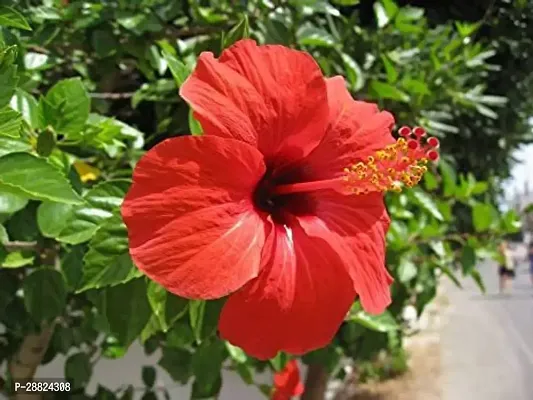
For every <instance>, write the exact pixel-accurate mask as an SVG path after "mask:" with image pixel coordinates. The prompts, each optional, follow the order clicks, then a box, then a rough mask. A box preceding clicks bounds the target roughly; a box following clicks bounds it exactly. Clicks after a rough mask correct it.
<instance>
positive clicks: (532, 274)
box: [528, 239, 533, 285]
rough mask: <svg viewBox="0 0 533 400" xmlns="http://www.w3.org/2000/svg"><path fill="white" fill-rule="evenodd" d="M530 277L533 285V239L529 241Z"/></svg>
mask: <svg viewBox="0 0 533 400" xmlns="http://www.w3.org/2000/svg"><path fill="white" fill-rule="evenodd" d="M528 253H529V254H528V255H529V277H530V278H531V285H533V239H531V242H529V252H528Z"/></svg>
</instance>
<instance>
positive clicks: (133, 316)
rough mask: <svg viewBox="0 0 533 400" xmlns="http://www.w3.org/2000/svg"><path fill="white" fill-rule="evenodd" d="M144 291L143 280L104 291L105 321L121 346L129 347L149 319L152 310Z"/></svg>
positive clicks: (145, 288)
mask: <svg viewBox="0 0 533 400" xmlns="http://www.w3.org/2000/svg"><path fill="white" fill-rule="evenodd" d="M146 290H147V287H146V280H145V279H144V278H139V279H135V280H132V281H129V282H128V283H124V284H121V285H118V286H113V287H110V288H107V289H106V299H105V300H106V301H105V303H106V308H105V310H106V311H105V312H106V317H107V321H108V323H109V328H110V330H111V332H112V333H113V335H115V336H116V338H117V339H118V341H119V343H120V344H121V345H124V346H129V345H130V344H131V343H132V342H133V341H134V340H135V338H137V336H139V334H140V333H141V331H142V330H143V328H144V326H145V325H146V324H147V322H148V320H149V319H150V315H151V314H152V310H151V309H150V303H149V302H148V298H147V297H146Z"/></svg>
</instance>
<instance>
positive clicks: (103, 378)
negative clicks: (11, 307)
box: [0, 342, 272, 400]
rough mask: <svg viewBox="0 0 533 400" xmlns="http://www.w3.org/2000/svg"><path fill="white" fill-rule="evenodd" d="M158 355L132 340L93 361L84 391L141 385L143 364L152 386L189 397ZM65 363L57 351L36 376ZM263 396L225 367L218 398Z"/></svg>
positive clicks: (56, 374)
mask: <svg viewBox="0 0 533 400" xmlns="http://www.w3.org/2000/svg"><path fill="white" fill-rule="evenodd" d="M160 357H161V353H160V352H159V351H156V352H154V353H153V354H151V355H150V356H146V355H145V354H144V350H143V348H142V346H141V345H140V344H138V343H137V342H135V343H134V344H133V345H132V346H131V348H130V349H129V351H128V353H127V354H126V355H125V356H124V357H123V358H120V359H117V360H109V359H102V360H100V361H99V362H98V363H97V364H96V366H95V368H94V370H93V375H92V378H91V382H90V383H89V387H88V390H87V391H88V393H89V394H94V393H95V392H96V388H97V386H98V384H101V385H102V386H105V387H107V388H108V389H111V390H114V389H117V388H119V387H121V386H123V385H127V384H132V385H133V386H134V387H138V388H140V389H142V388H143V387H144V385H143V383H142V379H141V369H142V367H143V365H152V366H154V367H155V368H156V370H157V382H156V385H155V386H159V387H160V386H165V387H166V388H167V389H168V392H169V394H170V398H171V399H172V400H189V397H190V390H191V384H189V385H187V386H181V385H179V384H177V383H175V382H173V380H172V378H171V377H170V376H169V375H168V374H167V373H166V371H165V370H163V369H162V368H160V367H159V366H157V362H158V361H159V359H160ZM64 364H65V357H64V356H63V355H58V356H57V357H56V358H55V359H54V360H53V361H52V362H51V363H49V364H46V365H41V366H40V367H39V369H38V371H37V373H36V377H37V378H64V372H63V368H64ZM256 381H259V383H269V384H270V383H271V382H272V380H271V377H270V376H269V375H263V376H258V377H256ZM142 393H143V392H142V390H139V392H138V394H137V395H136V397H135V398H136V399H140V398H141V396H142ZM0 399H2V396H1V395H0ZM265 399H266V398H265V396H264V395H263V394H262V393H260V392H259V389H257V388H256V387H255V386H248V385H246V384H245V383H244V382H243V381H242V379H241V378H240V376H238V375H237V374H235V373H232V372H230V371H224V374H223V384H222V393H221V396H220V397H219V400H265Z"/></svg>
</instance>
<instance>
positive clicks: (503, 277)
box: [498, 240, 515, 293]
mask: <svg viewBox="0 0 533 400" xmlns="http://www.w3.org/2000/svg"><path fill="white" fill-rule="evenodd" d="M498 250H499V252H500V256H501V258H500V259H501V262H502V263H501V264H500V268H499V269H498V273H499V275H500V293H506V292H507V290H508V287H509V284H510V282H511V280H512V279H513V278H514V277H515V270H514V259H513V255H512V253H511V250H510V249H509V245H508V244H507V242H506V241H505V240H504V241H503V242H501V243H500V246H499V248H498Z"/></svg>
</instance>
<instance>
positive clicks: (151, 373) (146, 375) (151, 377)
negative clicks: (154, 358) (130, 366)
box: [141, 365, 156, 388]
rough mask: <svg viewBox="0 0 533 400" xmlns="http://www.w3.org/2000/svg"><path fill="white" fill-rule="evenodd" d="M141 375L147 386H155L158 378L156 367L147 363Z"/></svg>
mask: <svg viewBox="0 0 533 400" xmlns="http://www.w3.org/2000/svg"><path fill="white" fill-rule="evenodd" d="M141 376H142V380H143V383H144V384H145V385H146V387H149V388H152V387H154V384H155V378H156V371H155V368H154V367H152V366H147V365H145V366H143V368H142V373H141Z"/></svg>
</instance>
